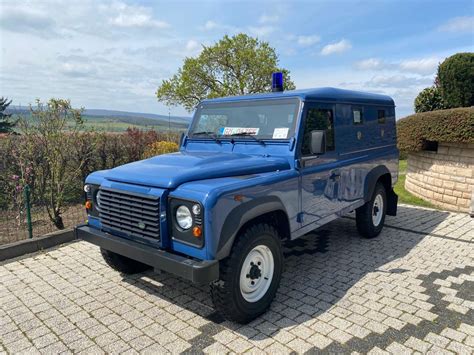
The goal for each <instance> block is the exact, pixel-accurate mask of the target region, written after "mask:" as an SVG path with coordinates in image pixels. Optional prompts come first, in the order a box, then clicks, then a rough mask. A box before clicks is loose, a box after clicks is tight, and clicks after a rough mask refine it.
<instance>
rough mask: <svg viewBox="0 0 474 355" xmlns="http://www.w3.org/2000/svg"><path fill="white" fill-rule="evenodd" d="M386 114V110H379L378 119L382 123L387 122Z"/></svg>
mask: <svg viewBox="0 0 474 355" xmlns="http://www.w3.org/2000/svg"><path fill="white" fill-rule="evenodd" d="M385 117H386V114H385V110H377V121H378V122H379V123H380V124H382V123H385V121H386V118H385Z"/></svg>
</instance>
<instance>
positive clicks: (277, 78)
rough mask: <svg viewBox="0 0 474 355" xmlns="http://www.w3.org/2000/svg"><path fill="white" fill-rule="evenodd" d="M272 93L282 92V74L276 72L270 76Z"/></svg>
mask: <svg viewBox="0 0 474 355" xmlns="http://www.w3.org/2000/svg"><path fill="white" fill-rule="evenodd" d="M272 91H273V92H278V91H283V73H282V72H276V73H273V74H272Z"/></svg>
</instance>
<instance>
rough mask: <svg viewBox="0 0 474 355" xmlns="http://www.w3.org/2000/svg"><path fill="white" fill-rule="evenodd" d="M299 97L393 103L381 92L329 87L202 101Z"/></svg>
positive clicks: (366, 102) (388, 104)
mask: <svg viewBox="0 0 474 355" xmlns="http://www.w3.org/2000/svg"><path fill="white" fill-rule="evenodd" d="M292 97H296V98H300V99H301V100H303V101H307V100H308V101H309V100H317V101H328V102H345V103H358V104H372V105H387V106H394V105H395V103H394V101H393V99H392V98H391V97H390V96H387V95H381V94H372V93H368V92H362V91H353V90H344V89H337V88H331V87H325V88H314V89H302V90H288V91H280V92H269V93H262V94H249V95H242V96H227V97H219V98H216V99H206V100H203V101H202V102H203V103H220V102H236V101H244V100H263V99H277V98H292Z"/></svg>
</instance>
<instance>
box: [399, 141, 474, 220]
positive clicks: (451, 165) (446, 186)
mask: <svg viewBox="0 0 474 355" xmlns="http://www.w3.org/2000/svg"><path fill="white" fill-rule="evenodd" d="M405 188H406V189H407V190H408V191H410V192H411V193H412V194H414V195H415V196H418V197H421V198H423V199H425V200H428V201H430V202H431V203H433V204H434V205H436V206H439V207H441V208H444V209H447V210H452V211H460V212H470V213H471V214H472V213H473V212H474V211H473V210H472V208H473V207H472V206H473V204H474V201H473V199H474V144H458V143H439V144H438V151H437V152H432V151H420V152H414V153H410V154H409V155H408V170H407V176H406V181H405Z"/></svg>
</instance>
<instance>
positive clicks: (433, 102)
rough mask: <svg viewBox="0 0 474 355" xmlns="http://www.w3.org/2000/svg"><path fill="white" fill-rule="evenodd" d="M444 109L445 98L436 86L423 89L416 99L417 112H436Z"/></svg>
mask: <svg viewBox="0 0 474 355" xmlns="http://www.w3.org/2000/svg"><path fill="white" fill-rule="evenodd" d="M443 108H445V107H444V103H443V98H442V97H441V93H440V92H439V88H437V87H436V86H431V87H429V88H425V89H423V90H422V91H421V92H420V93H419V94H418V96H417V97H416V99H415V112H426V111H435V110H442V109H443Z"/></svg>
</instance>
